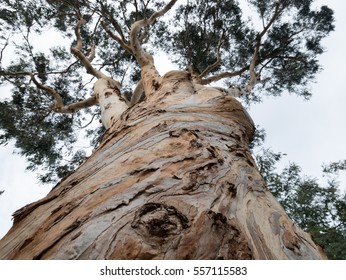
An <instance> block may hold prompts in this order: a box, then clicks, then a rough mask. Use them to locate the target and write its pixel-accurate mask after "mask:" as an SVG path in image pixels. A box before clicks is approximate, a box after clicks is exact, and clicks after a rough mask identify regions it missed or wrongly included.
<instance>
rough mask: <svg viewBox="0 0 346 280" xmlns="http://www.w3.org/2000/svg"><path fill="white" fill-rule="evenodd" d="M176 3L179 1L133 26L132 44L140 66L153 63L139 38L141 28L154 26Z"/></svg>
mask: <svg viewBox="0 0 346 280" xmlns="http://www.w3.org/2000/svg"><path fill="white" fill-rule="evenodd" d="M176 2H177V0H171V1H170V2H169V3H168V4H167V5H166V6H165V7H164V8H163V9H162V10H160V11H157V12H155V13H153V14H152V15H151V16H150V18H148V19H141V20H138V21H136V22H135V23H133V24H132V26H131V32H130V43H131V48H132V51H133V54H134V56H135V57H136V59H137V61H138V63H139V65H141V66H144V65H148V64H151V63H152V60H151V57H150V55H149V54H148V53H146V52H145V51H144V50H143V48H142V46H141V42H140V40H139V38H138V34H139V31H140V30H141V28H143V27H145V26H148V25H151V24H153V23H154V21H155V20H156V19H157V18H159V17H161V16H163V15H164V14H165V13H167V12H168V11H169V10H170V9H171V8H172V7H173V6H174V4H175V3H176Z"/></svg>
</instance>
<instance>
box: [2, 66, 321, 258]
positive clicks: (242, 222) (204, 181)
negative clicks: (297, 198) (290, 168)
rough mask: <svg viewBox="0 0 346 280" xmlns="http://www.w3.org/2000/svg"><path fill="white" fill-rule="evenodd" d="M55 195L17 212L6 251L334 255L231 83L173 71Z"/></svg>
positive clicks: (34, 254)
mask: <svg viewBox="0 0 346 280" xmlns="http://www.w3.org/2000/svg"><path fill="white" fill-rule="evenodd" d="M152 86H153V87H154V88H155V87H157V89H156V91H155V92H153V94H152V95H151V96H149V97H147V99H146V100H145V101H144V102H142V103H139V104H138V105H136V106H134V107H132V108H130V109H128V110H127V111H125V112H124V114H122V116H121V117H120V118H119V119H118V120H114V122H113V124H112V126H111V128H110V129H109V130H108V132H107V134H106V135H105V137H104V140H103V142H102V144H101V145H100V146H99V147H98V149H97V150H96V151H94V153H93V154H92V156H91V157H90V158H88V159H87V160H86V162H84V163H83V164H82V165H81V166H80V167H79V168H78V169H77V170H76V171H75V172H74V173H72V174H70V175H69V176H68V177H66V178H64V179H63V180H62V181H61V182H60V183H59V184H58V185H56V186H55V187H54V188H53V189H52V191H51V192H50V193H49V194H48V195H47V197H45V198H43V199H41V200H39V201H37V202H35V203H32V204H29V205H27V206H25V207H24V208H22V209H20V210H18V211H17V212H16V213H15V214H14V225H13V227H12V228H11V229H10V231H9V232H8V233H7V235H6V236H5V237H4V238H3V239H2V240H1V241H0V248H1V249H0V258H1V259H323V258H325V255H324V254H323V252H322V251H321V249H320V248H319V247H318V246H317V245H316V244H315V243H314V242H313V241H312V239H311V237H310V235H309V234H307V233H304V232H303V231H302V230H301V229H300V228H298V227H297V226H296V225H294V223H293V222H292V221H291V220H290V219H289V218H288V217H287V215H286V214H285V212H284V210H283V209H282V207H281V206H280V204H279V203H278V202H277V201H276V200H275V198H274V197H273V196H272V195H271V193H270V192H269V191H268V189H267V188H266V186H265V183H264V181H263V179H262V177H261V175H260V173H259V171H258V169H257V167H256V164H255V162H254V160H253V158H252V156H251V154H250V151H249V148H248V144H249V141H250V139H251V137H252V134H253V132H254V125H253V122H252V120H251V118H250V117H249V115H248V114H247V113H246V111H245V110H244V108H243V107H242V106H241V104H240V103H239V102H238V101H237V100H235V99H234V98H233V97H231V96H229V95H226V94H225V93H223V92H222V91H220V90H218V89H215V88H211V87H204V86H200V85H196V84H194V83H193V82H192V81H191V78H190V76H189V74H188V73H187V72H170V73H168V74H167V75H165V76H164V77H163V78H162V83H161V84H160V85H157V86H156V85H154V84H153V85H152Z"/></svg>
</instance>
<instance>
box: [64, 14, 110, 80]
mask: <svg viewBox="0 0 346 280" xmlns="http://www.w3.org/2000/svg"><path fill="white" fill-rule="evenodd" d="M84 23H85V20H84V19H83V18H79V19H78V21H77V24H76V26H75V34H76V39H77V43H76V46H75V47H71V53H72V54H74V55H75V56H76V57H77V58H78V59H79V61H80V62H81V63H82V65H83V66H84V68H85V69H86V71H87V73H88V74H91V75H93V76H94V77H96V78H98V79H100V78H105V79H108V78H109V77H107V75H105V74H104V73H102V72H101V71H99V70H97V69H95V68H94V67H93V66H92V65H91V61H90V60H89V58H88V57H87V56H86V55H85V54H84V53H83V52H82V47H83V41H82V38H81V35H80V27H81V26H82V25H83V24H84Z"/></svg>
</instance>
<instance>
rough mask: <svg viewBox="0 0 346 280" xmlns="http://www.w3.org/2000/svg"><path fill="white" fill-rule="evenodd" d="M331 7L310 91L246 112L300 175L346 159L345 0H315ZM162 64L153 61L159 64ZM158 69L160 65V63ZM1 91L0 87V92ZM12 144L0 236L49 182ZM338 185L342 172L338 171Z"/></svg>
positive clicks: (0, 177)
mask: <svg viewBox="0 0 346 280" xmlns="http://www.w3.org/2000/svg"><path fill="white" fill-rule="evenodd" d="M317 3H320V4H327V5H328V6H329V7H331V8H332V9H333V10H334V11H335V19H336V22H335V24H336V31H335V32H333V33H332V34H331V35H330V36H329V37H328V38H327V39H325V40H324V41H323V45H324V46H325V47H326V53H325V54H323V55H322V56H321V57H320V62H321V64H322V65H323V68H324V70H323V71H322V72H321V73H320V74H319V75H318V78H317V82H316V83H315V84H314V85H313V96H312V98H311V100H309V101H303V100H302V99H301V98H299V97H296V96H286V97H279V98H266V99H264V102H263V103H261V104H257V105H255V106H252V107H251V109H250V114H251V116H252V118H253V120H254V122H255V123H256V125H260V126H261V127H262V128H264V129H265V130H266V132H267V140H266V146H268V147H271V148H272V149H273V150H274V151H276V152H282V153H286V154H287V156H286V157H285V159H284V161H283V164H287V163H288V162H296V163H298V164H299V165H300V166H301V167H302V168H303V172H304V174H306V175H310V176H312V177H317V178H320V177H321V164H322V163H329V162H332V161H338V160H342V159H346V145H345V139H346V127H345V126H346V92H345V91H346V90H345V86H344V84H345V81H346V71H345V65H346V57H345V54H344V49H345V47H344V45H345V43H346V38H345V34H346V32H345V29H346V14H345V12H346V1H343V0H319V1H317ZM164 64H165V63H162V65H157V66H158V68H159V69H160V68H161V66H163V65H164ZM161 69H162V68H161ZM0 94H1V93H0ZM12 152H13V146H12V145H8V146H6V147H3V146H0V190H5V193H3V194H2V195H1V196H0V238H1V237H2V236H3V235H4V234H5V233H6V232H7V231H8V229H9V228H10V227H11V224H12V222H11V215H12V213H13V212H14V211H16V210H17V209H19V208H20V207H23V206H24V205H26V204H28V203H31V202H33V201H36V200H38V199H40V198H42V197H43V196H45V195H46V194H47V193H48V192H49V191H50V189H51V186H47V185H43V186H42V185H39V184H38V181H37V180H36V177H35V174H32V173H29V172H26V171H25V167H26V163H25V160H24V159H23V158H21V157H19V156H18V155H14V154H13V153H12ZM341 179H342V183H343V186H345V185H346V184H345V182H346V174H341Z"/></svg>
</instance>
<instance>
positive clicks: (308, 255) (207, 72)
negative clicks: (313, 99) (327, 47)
mask: <svg viewBox="0 0 346 280" xmlns="http://www.w3.org/2000/svg"><path fill="white" fill-rule="evenodd" d="M247 4H248V5H249V7H250V8H251V11H252V13H253V18H254V21H253V22H251V19H247V18H246V17H245V16H244V15H243V12H242V9H241V7H240V6H239V3H238V2H237V1H235V0H227V1H217V0H214V1H209V0H206V1H177V0H171V1H154V0H152V1H150V0H132V1H130V0H126V1H98V0H96V1H88V0H74V1H61V0H60V1H59V0H58V1H53V0H50V1H39V0H32V1H25V2H22V1H18V0H4V1H3V3H2V4H1V6H0V7H1V8H0V18H1V23H2V24H1V34H2V35H1V40H2V43H1V52H0V55H1V57H0V58H1V68H0V76H1V84H10V85H11V86H12V96H11V97H10V98H7V99H5V100H2V101H1V105H0V106H1V118H0V128H1V135H0V137H1V138H0V139H1V141H2V142H1V143H2V144H6V143H8V142H9V141H10V140H15V145H16V147H17V149H18V150H19V152H20V153H22V154H23V155H25V156H27V158H28V160H29V162H30V168H32V169H35V168H36V167H37V166H39V165H41V166H43V169H44V170H46V173H44V174H43V175H41V179H42V180H43V181H50V180H54V179H55V178H58V177H63V179H62V180H61V181H60V182H59V183H58V184H57V185H56V186H55V187H54V188H53V189H52V190H51V192H50V193H49V194H48V195H47V196H46V197H45V198H43V199H41V200H39V201H37V202H34V203H31V204H29V205H27V206H25V207H23V208H21V209H19V210H18V211H16V212H15V213H14V224H13V227H12V228H11V229H10V231H9V232H8V234H7V235H6V236H5V237H4V238H3V239H2V240H1V241H0V245H1V248H2V249H1V250H0V257H1V258H9V259H85V258H87V259H119V258H124V259H154V258H155V259H157V258H160V259H320V258H324V257H325V255H324V253H323V252H322V250H321V248H320V247H319V246H318V245H316V244H315V243H314V242H313V241H312V239H311V237H310V236H309V234H307V233H305V232H303V230H301V229H300V228H299V227H298V226H296V225H295V224H294V223H293V222H292V221H291V220H290V219H289V218H288V216H287V215H286V213H285V212H284V210H283V209H282V207H281V205H280V204H279V203H278V202H277V201H276V199H275V198H274V197H273V196H272V194H271V193H270V191H269V190H268V188H267V186H266V184H265V181H264V180H263V177H262V176H261V174H260V172H259V170H258V168H257V167H256V162H255V160H254V158H253V156H252V155H251V152H250V148H249V145H250V142H251V139H252V138H253V133H254V130H255V126H254V123H253V121H252V119H251V118H250V116H249V115H248V113H247V112H246V110H245V109H244V107H243V106H242V105H241V103H240V102H239V101H237V100H236V98H242V99H243V100H244V102H253V101H256V100H259V99H260V97H261V95H262V94H270V95H279V94H286V93H288V92H291V93H296V94H298V95H301V96H303V97H305V98H308V97H309V96H310V92H309V83H310V81H311V80H313V79H314V77H315V75H316V73H318V71H319V70H320V65H319V63H318V60H317V57H318V55H319V54H321V53H322V52H323V48H322V46H321V40H322V39H323V38H324V37H325V36H327V35H328V33H329V32H331V31H332V30H333V28H334V26H333V12H332V11H331V10H330V9H329V8H328V7H326V6H322V7H315V5H314V3H313V1H312V0H307V1H294V0H276V1H274V0H272V1H262V0H249V1H247ZM255 15H256V16H255ZM49 32H55V33H57V34H59V39H57V42H56V45H55V46H53V47H52V48H50V49H49V51H43V50H41V49H40V48H39V47H37V45H42V43H44V42H45V41H46V40H48V39H46V38H47V34H49ZM57 36H58V35H57ZM66 40H67V41H69V44H70V45H69V46H68V47H66V46H64V45H62V43H60V42H65V41H66ZM37 43H39V44H37ZM50 43H51V42H50ZM59 44H60V45H59ZM10 51H11V52H14V53H15V55H14V56H13V57H12V60H11V59H8V55H9V53H10ZM159 52H164V53H166V54H168V56H169V57H170V58H171V59H172V62H173V63H174V65H175V69H173V70H172V71H169V72H167V73H164V74H160V73H159V72H158V70H157V64H156V63H158V61H156V62H155V59H156V58H157V56H156V54H158V53H159ZM96 117H98V118H99V119H100V123H101V124H102V126H98V125H95V124H94V122H93V121H92V120H94V119H95V118H96ZM88 124H93V126H92V128H89V127H88ZM83 129H84V130H86V135H88V136H90V138H92V143H93V144H94V145H96V147H95V150H94V151H93V152H92V154H91V155H90V157H88V158H87V159H84V157H85V152H83V151H81V150H78V151H77V152H75V153H74V151H75V150H74V148H73V146H74V144H75V143H76V141H77V139H78V137H77V135H78V134H79V133H80V132H81V131H82V130H83ZM101 133H102V136H100V135H101ZM68 156H69V157H68ZM65 161H67V162H68V164H66V163H64V162H65ZM82 161H83V163H82V164H81V165H80V166H79V167H78V168H77V169H76V170H74V171H72V170H73V169H74V168H75V166H76V165H78V164H80V163H81V162H82Z"/></svg>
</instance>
